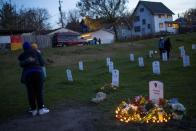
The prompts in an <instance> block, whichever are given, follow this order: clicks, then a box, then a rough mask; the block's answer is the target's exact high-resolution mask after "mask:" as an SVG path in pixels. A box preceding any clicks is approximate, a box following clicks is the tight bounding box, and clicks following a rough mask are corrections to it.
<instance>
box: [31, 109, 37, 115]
mask: <svg viewBox="0 0 196 131" xmlns="http://www.w3.org/2000/svg"><path fill="white" fill-rule="evenodd" d="M29 112H31V114H32V116H36V115H37V110H31V111H29Z"/></svg>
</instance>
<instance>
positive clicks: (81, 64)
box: [78, 61, 84, 71]
mask: <svg viewBox="0 0 196 131" xmlns="http://www.w3.org/2000/svg"><path fill="white" fill-rule="evenodd" d="M78 64H79V70H81V71H83V70H84V65H83V61H79V63H78Z"/></svg>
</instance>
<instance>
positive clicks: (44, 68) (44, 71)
mask: <svg viewBox="0 0 196 131" xmlns="http://www.w3.org/2000/svg"><path fill="white" fill-rule="evenodd" d="M42 71H43V75H44V78H46V77H47V74H46V67H45V66H44V67H42Z"/></svg>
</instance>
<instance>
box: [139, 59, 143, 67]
mask: <svg viewBox="0 0 196 131" xmlns="http://www.w3.org/2000/svg"><path fill="white" fill-rule="evenodd" d="M138 62H139V67H144V58H143V57H139V58H138Z"/></svg>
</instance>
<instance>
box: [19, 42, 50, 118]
mask: <svg viewBox="0 0 196 131" xmlns="http://www.w3.org/2000/svg"><path fill="white" fill-rule="evenodd" d="M23 50H24V51H23V53H22V54H20V55H19V57H18V60H19V63H20V66H21V67H22V69H23V71H22V76H21V82H22V83H24V84H25V85H26V88H27V95H28V101H29V105H30V108H31V110H30V112H31V113H32V115H33V116H35V115H37V114H39V115H43V114H46V113H48V112H49V109H47V108H44V100H43V84H44V78H43V72H42V68H41V67H42V66H44V61H43V58H42V56H41V54H40V53H38V52H37V51H36V50H34V49H32V47H31V45H30V44H29V43H28V42H24V44H23ZM36 105H37V106H38V110H37V106H36Z"/></svg>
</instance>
